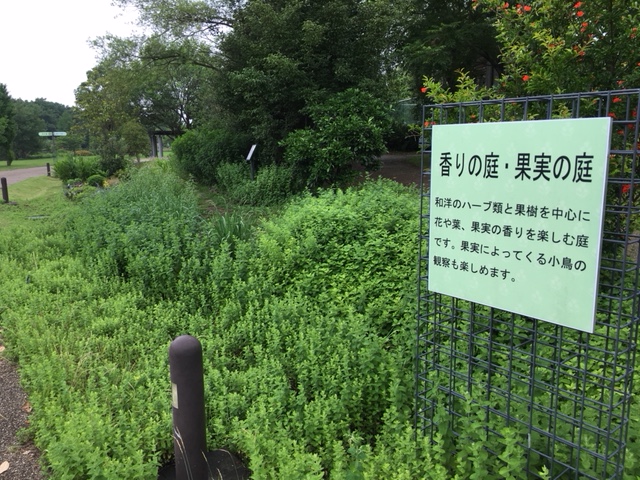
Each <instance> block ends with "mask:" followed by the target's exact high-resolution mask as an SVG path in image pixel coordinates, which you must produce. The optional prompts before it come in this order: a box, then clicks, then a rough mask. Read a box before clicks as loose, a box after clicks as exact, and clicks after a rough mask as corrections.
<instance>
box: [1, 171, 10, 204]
mask: <svg viewBox="0 0 640 480" xmlns="http://www.w3.org/2000/svg"><path fill="white" fill-rule="evenodd" d="M0 184H2V201H3V202H4V203H9V189H8V188H7V179H6V178H4V177H2V178H0Z"/></svg>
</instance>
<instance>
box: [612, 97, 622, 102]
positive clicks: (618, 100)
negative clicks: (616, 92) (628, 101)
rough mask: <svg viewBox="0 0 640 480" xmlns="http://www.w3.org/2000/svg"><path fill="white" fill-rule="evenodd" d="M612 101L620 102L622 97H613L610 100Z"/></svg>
mask: <svg viewBox="0 0 640 480" xmlns="http://www.w3.org/2000/svg"><path fill="white" fill-rule="evenodd" d="M611 101H612V102H613V103H618V102H621V101H622V99H621V98H620V97H613V99H612V100H611Z"/></svg>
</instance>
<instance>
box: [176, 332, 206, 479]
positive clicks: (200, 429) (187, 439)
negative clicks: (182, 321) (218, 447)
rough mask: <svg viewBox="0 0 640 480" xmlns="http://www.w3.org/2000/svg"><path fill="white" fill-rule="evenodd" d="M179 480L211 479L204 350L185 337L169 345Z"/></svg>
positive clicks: (196, 342)
mask: <svg viewBox="0 0 640 480" xmlns="http://www.w3.org/2000/svg"><path fill="white" fill-rule="evenodd" d="M169 369H170V374H171V375H170V376H171V392H172V402H171V403H172V406H173V448H174V453H175V462H176V477H175V478H176V480H207V479H208V473H207V472H208V469H207V459H206V453H207V441H206V430H205V428H206V427H205V411H204V379H203V372H202V347H201V345H200V342H199V341H198V340H197V339H196V338H194V337H192V336H190V335H182V336H180V337H178V338H176V339H175V340H174V341H173V342H171V345H170V346H169Z"/></svg>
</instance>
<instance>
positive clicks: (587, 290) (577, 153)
mask: <svg viewBox="0 0 640 480" xmlns="http://www.w3.org/2000/svg"><path fill="white" fill-rule="evenodd" d="M610 135H611V118H608V117H607V118H588V119H566V120H538V121H525V122H502V123H478V124H463V125H436V126H434V127H433V138H432V145H433V149H432V156H431V187H430V209H429V215H430V221H429V282H428V288H429V290H431V291H434V292H438V293H442V294H446V295H450V296H453V297H458V298H462V299H465V300H469V301H472V302H476V303H480V304H484V305H488V306H491V307H496V308H500V309H503V310H507V311H510V312H514V313H518V314H521V315H524V316H529V317H533V318H537V319H540V320H544V321H548V322H551V323H554V324H557V325H564V326H568V327H571V328H575V329H578V330H582V331H586V332H593V326H594V322H595V311H596V298H597V293H598V292H597V286H598V271H599V266H600V249H601V240H602V228H603V205H604V200H605V191H606V183H607V164H608V154H609V141H610Z"/></svg>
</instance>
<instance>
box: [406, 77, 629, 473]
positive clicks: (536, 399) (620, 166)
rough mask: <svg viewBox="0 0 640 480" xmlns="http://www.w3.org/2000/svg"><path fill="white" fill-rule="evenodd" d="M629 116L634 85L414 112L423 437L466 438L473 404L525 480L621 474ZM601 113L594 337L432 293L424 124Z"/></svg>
mask: <svg viewBox="0 0 640 480" xmlns="http://www.w3.org/2000/svg"><path fill="white" fill-rule="evenodd" d="M639 113H640V89H633V90H632V89H628V90H627V89H625V90H617V91H607V92H586V93H576V94H561V95H542V96H535V97H523V98H510V99H499V100H496V99H488V100H480V101H472V102H464V103H450V104H441V105H428V106H425V107H423V125H424V126H423V132H422V133H423V134H422V139H421V142H422V145H423V154H422V172H423V175H422V182H421V187H420V192H421V206H420V257H419V278H418V288H419V292H418V305H419V306H418V327H417V354H416V366H415V367H416V418H415V420H416V427H417V429H418V431H419V432H422V433H423V434H424V435H427V436H429V437H430V438H431V440H434V437H435V435H436V434H438V432H440V433H442V432H448V433H447V434H448V435H449V436H450V437H451V438H453V441H455V439H456V437H460V436H461V435H465V432H464V428H465V425H468V424H469V421H468V417H469V408H470V407H469V405H470V404H471V405H473V409H474V412H475V413H474V415H476V418H481V419H482V425H483V426H482V435H483V437H484V440H485V442H486V443H485V448H486V449H487V450H488V451H489V452H493V447H492V445H495V444H496V442H498V443H500V442H503V443H504V439H505V432H507V431H508V432H510V434H513V435H514V438H517V444H518V445H519V446H520V447H521V448H523V449H524V451H525V453H526V470H527V474H528V475H529V477H531V478H543V476H542V474H541V473H540V472H541V471H542V469H543V468H546V469H547V470H548V472H549V474H548V476H549V478H553V479H561V478H562V479H565V478H576V479H577V478H589V479H597V480H601V479H618V478H622V475H623V470H624V461H625V451H626V447H627V436H628V430H629V409H630V407H631V400H632V388H633V377H634V370H635V362H636V347H637V336H638V320H639V314H640V292H639V291H638V281H639V277H640V263H639V261H638V247H639V244H640V237H639V236H637V235H634V232H633V228H634V224H633V220H634V217H637V213H638V212H639V211H640V207H638V206H636V205H634V203H635V204H638V202H639V201H640V155H639V148H640V144H639V142H640V115H639ZM604 116H610V117H612V118H613V129H612V132H613V133H612V140H611V145H610V168H609V177H608V180H607V196H606V205H605V230H604V234H603V253H602V259H601V266H600V275H599V289H598V291H599V293H598V309H597V312H598V314H597V320H596V326H595V331H594V333H592V334H589V333H584V332H579V331H576V330H572V329H570V328H568V327H562V326H557V325H553V324H550V323H546V322H543V321H539V320H536V319H531V318H527V317H523V316H521V315H517V314H514V313H510V312H506V311H502V310H499V309H495V308H489V307H486V306H483V305H479V304H475V303H471V302H467V301H464V300H461V299H458V298H453V297H447V296H444V295H441V294H438V293H435V292H430V291H429V290H428V288H427V282H428V261H429V252H428V234H429V232H428V227H429V211H428V208H429V188H428V187H429V182H428V179H429V169H428V166H429V162H430V154H431V147H430V144H431V131H432V126H433V125H434V124H443V123H446V124H450V123H471V122H487V121H497V122H507V121H514V120H538V119H551V118H587V117H604ZM634 198H635V201H634ZM505 429H508V430H505ZM494 453H495V452H494ZM495 461H496V462H500V461H501V460H500V459H499V458H495ZM545 476H546V475H545Z"/></svg>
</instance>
